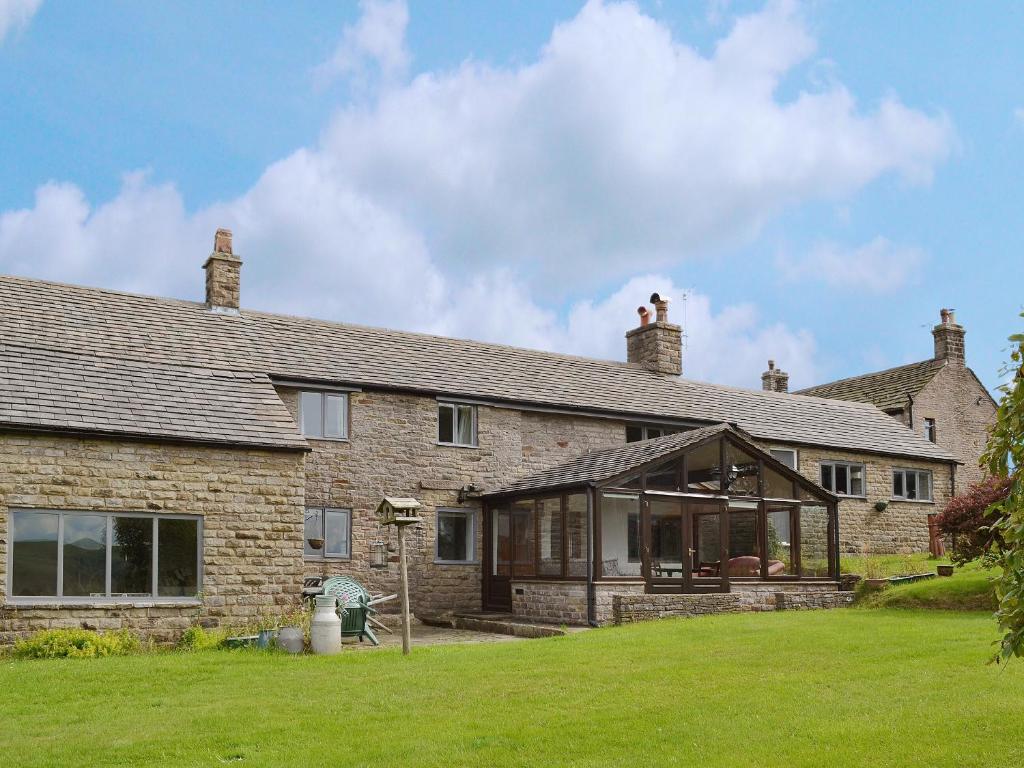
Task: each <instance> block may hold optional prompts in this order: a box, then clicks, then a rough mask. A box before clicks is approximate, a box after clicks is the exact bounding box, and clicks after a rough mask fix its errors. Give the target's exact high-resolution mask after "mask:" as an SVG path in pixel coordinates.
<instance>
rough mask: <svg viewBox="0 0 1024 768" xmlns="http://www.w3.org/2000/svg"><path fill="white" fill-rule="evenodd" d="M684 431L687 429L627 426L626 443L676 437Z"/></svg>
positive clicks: (642, 425) (663, 425) (659, 426)
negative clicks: (668, 436)
mask: <svg viewBox="0 0 1024 768" xmlns="http://www.w3.org/2000/svg"><path fill="white" fill-rule="evenodd" d="M684 430H685V427H670V426H667V425H665V424H627V425H626V442H627V443H637V442H639V441H641V440H653V439H654V438H656V437H665V435H674V434H676V433H677V432H683V431H684Z"/></svg>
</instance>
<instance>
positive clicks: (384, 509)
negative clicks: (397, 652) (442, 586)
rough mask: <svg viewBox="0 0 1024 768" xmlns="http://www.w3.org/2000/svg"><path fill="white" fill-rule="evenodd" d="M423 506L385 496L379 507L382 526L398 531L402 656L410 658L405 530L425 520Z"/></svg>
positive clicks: (407, 561) (407, 565) (414, 501)
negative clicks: (400, 575) (419, 512)
mask: <svg viewBox="0 0 1024 768" xmlns="http://www.w3.org/2000/svg"><path fill="white" fill-rule="evenodd" d="M421 506H422V505H421V504H420V503H419V502H418V501H416V499H410V498H394V497H389V496H385V497H384V500H383V501H382V502H381V503H380V505H379V506H378V507H377V516H378V517H379V518H380V523H381V525H393V526H395V527H396V528H397V529H398V568H399V570H400V572H401V574H402V589H401V593H402V595H401V597H402V654H403V655H406V656H408V655H409V651H410V649H411V648H412V620H411V617H410V616H409V560H408V556H407V555H406V552H405V528H406V527H407V526H410V525H415V524H416V523H421V522H423V520H422V519H421V518H420V517H418V516H417V514H416V513H417V512H418V511H419V509H420V507H421Z"/></svg>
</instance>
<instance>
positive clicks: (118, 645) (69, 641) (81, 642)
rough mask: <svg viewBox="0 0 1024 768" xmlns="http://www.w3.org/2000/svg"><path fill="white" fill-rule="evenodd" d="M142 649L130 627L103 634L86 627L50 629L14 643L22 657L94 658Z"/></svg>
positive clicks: (18, 654) (15, 653)
mask: <svg viewBox="0 0 1024 768" xmlns="http://www.w3.org/2000/svg"><path fill="white" fill-rule="evenodd" d="M140 649H141V645H140V643H139V638H138V637H137V636H136V635H135V634H133V633H132V632H129V631H127V630H122V631H121V632H108V633H104V634H100V633H99V632H91V631H89V630H86V629H48V630H45V631H43V632H39V633H37V634H35V635H33V636H32V637H30V638H28V639H27V640H19V641H18V642H17V643H15V645H14V655H15V656H16V657H17V658H19V659H92V658H97V657H100V656H128V655H129V654H133V653H138V652H139V650H140Z"/></svg>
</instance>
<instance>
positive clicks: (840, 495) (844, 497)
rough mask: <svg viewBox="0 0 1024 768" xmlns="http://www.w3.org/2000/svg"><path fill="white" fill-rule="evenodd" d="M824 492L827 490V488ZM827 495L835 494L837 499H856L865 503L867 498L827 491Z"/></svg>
mask: <svg viewBox="0 0 1024 768" xmlns="http://www.w3.org/2000/svg"><path fill="white" fill-rule="evenodd" d="M825 490H828V489H827V488H826V489H825ZM829 493H835V495H836V498H837V499H858V500H860V501H867V499H868V497H867V496H850V495H847V494H845V493H836V492H835V491H829Z"/></svg>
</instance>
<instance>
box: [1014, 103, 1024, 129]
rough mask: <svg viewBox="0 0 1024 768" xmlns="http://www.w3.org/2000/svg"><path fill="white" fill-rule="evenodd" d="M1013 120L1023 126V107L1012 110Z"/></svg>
mask: <svg viewBox="0 0 1024 768" xmlns="http://www.w3.org/2000/svg"><path fill="white" fill-rule="evenodd" d="M1013 118H1014V119H1015V120H1016V121H1017V122H1018V123H1020V124H1021V125H1024V107H1017V108H1016V109H1015V110H1013Z"/></svg>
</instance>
